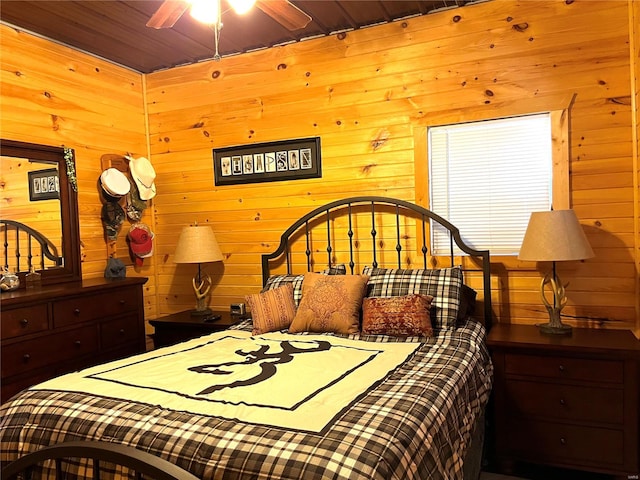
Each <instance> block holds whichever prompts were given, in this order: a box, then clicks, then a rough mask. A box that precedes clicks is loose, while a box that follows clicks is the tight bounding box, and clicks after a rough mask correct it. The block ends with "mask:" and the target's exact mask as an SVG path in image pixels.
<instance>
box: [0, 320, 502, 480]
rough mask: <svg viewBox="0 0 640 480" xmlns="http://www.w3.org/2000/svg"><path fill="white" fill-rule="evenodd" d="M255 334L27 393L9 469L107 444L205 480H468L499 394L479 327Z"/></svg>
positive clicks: (209, 339) (8, 449) (10, 419)
mask: <svg viewBox="0 0 640 480" xmlns="http://www.w3.org/2000/svg"><path fill="white" fill-rule="evenodd" d="M250 332H251V323H250V322H244V323H242V324H240V325H239V326H238V327H237V328H236V329H232V330H229V331H225V332H218V333H215V334H211V335H208V336H205V337H201V338H199V339H194V340H191V341H189V342H185V343H182V344H179V345H176V346H173V347H167V348H165V349H158V350H155V351H151V352H147V353H146V354H142V355H139V356H136V357H132V358H129V359H124V360H121V361H117V362H112V363H109V364H106V365H101V366H98V367H94V368H91V369H87V370H83V371H82V372H76V373H73V374H69V375H67V376H63V377H60V378H58V379H56V380H54V381H50V382H45V383H44V384H40V385H37V386H34V387H31V388H30V389H28V390H26V391H24V392H22V393H20V394H19V395H17V396H16V397H14V398H13V399H11V400H10V401H9V402H7V403H6V404H4V405H2V407H1V409H0V418H1V421H0V422H1V423H0V460H1V461H2V462H3V463H4V462H8V461H11V460H14V459H16V458H18V457H20V456H22V455H24V454H26V453H28V452H32V451H35V450H38V449H40V448H42V447H44V446H47V445H52V444H56V443H61V442H66V441H76V440H102V441H110V442H117V443H123V444H128V445H131V446H134V447H136V448H139V449H141V450H144V451H148V452H150V453H152V454H155V455H158V456H161V457H163V458H165V459H167V460H169V461H170V462H172V463H174V464H176V465H178V466H180V467H182V468H184V469H186V470H188V471H190V472H191V473H193V474H194V475H196V476H198V477H199V478H202V479H243V480H244V479H282V480H294V479H312V478H323V479H336V480H338V479H345V480H346V479H349V480H358V479H360V480H375V479H379V480H383V479H384V480H391V479H398V480H400V479H402V480H411V479H421V480H425V479H446V480H455V479H462V475H463V474H462V467H463V458H464V455H465V453H466V451H467V449H468V446H469V442H470V440H471V435H472V430H473V426H474V424H475V422H476V419H477V418H479V416H480V415H481V414H482V412H483V410H484V406H485V405H486V403H487V400H488V397H489V392H490V390H491V382H492V373H493V368H492V365H491V362H490V358H489V354H488V351H487V349H486V346H485V343H484V337H485V329H484V327H483V326H482V325H480V324H479V323H475V322H471V321H469V322H467V323H464V324H463V325H460V326H458V327H457V328H456V329H451V330H443V331H440V332H437V334H436V335H434V336H433V337H431V338H422V339H412V338H408V339H405V338H397V337H387V336H381V335H376V336H364V335H361V334H356V335H333V334H324V335H304V334H303V335H291V334H285V333H277V334H273V335H272V334H267V335H264V336H257V337H255V336H252V335H251V334H250ZM227 344H228V345H227ZM225 345H226V346H225ZM255 346H257V348H256V347H255ZM224 351H228V352H230V353H227V354H223V352H224ZM225 355H226V356H225ZM229 355H231V357H233V358H229ZM305 358H306V361H303V359H305ZM163 362H164V363H163ZM274 363H275V364H277V365H275V366H274ZM365 367H367V368H365ZM274 370H276V371H277V374H276V373H273V374H272V372H273V371H274ZM171 372H174V375H176V376H171V375H172V373H171ZM181 372H182V373H181ZM239 372H240V373H239ZM197 374H200V375H197ZM238 375H239V376H238ZM176 378H177V379H178V380H176ZM256 379H259V381H257V380H256ZM225 382H226V383H225ZM278 382H279V383H278ZM313 382H315V383H313ZM221 384H223V386H224V387H226V388H222V387H221V386H220V385H221ZM231 385H233V387H234V390H235V391H234V395H231V396H229V395H228V394H227V393H225V392H229V391H230V390H232V389H231V388H230V386H231ZM336 386H341V387H344V388H340V389H338V388H337V387H336ZM239 387H241V388H239ZM329 387H331V388H329ZM334 387H336V388H335V389H334ZM243 389H246V390H252V391H253V393H252V396H250V397H249V396H247V397H246V398H245V397H244V396H242V395H243V394H242V393H238V392H240V391H241V390H243ZM203 395H204V396H206V397H207V399H208V400H207V401H206V402H205V401H200V400H199V399H201V398H202V396H203ZM182 400H184V402H182ZM294 410H295V411H296V412H295V415H294V414H293V413H292V414H291V415H289V413H291V412H293V411H294ZM285 411H286V414H285V413H283V414H280V413H279V412H285ZM265 412H266V413H265ZM307 420H309V421H307ZM78 468H80V470H82V467H78ZM75 473H77V472H75ZM80 473H82V471H80Z"/></svg>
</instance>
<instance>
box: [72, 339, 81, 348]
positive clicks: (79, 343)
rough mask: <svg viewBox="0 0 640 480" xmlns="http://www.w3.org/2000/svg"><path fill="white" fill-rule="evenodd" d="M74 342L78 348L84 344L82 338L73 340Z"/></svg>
mask: <svg viewBox="0 0 640 480" xmlns="http://www.w3.org/2000/svg"><path fill="white" fill-rule="evenodd" d="M73 344H74V345H75V346H76V347H78V348H80V347H81V346H82V342H81V341H80V340H76V341H75V342H73Z"/></svg>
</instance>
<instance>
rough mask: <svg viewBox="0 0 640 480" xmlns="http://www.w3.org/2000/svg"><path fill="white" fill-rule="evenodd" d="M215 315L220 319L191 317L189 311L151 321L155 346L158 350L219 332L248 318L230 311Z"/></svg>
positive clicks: (219, 312) (214, 313)
mask: <svg viewBox="0 0 640 480" xmlns="http://www.w3.org/2000/svg"><path fill="white" fill-rule="evenodd" d="M213 315H214V316H215V315H220V318H218V319H212V318H209V317H205V316H191V311H189V310H188V311H185V312H178V313H173V314H171V315H166V316H164V317H159V318H156V319H154V320H149V323H150V324H151V325H153V327H154V328H155V333H154V335H153V343H154V346H155V347H156V348H159V347H166V346H167V345H173V344H176V343H179V342H184V341H186V340H191V339H192V338H196V337H201V336H202V335H207V334H209V333H212V332H219V331H220V330H225V329H227V328H229V327H231V326H232V325H235V324H236V323H238V322H239V321H241V320H244V319H245V318H248V317H247V316H245V315H231V313H230V312H229V311H221V310H220V311H214V312H213Z"/></svg>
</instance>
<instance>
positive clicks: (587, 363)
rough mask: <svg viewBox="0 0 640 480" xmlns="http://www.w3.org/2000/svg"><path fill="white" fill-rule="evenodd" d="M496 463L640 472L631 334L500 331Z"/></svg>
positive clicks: (496, 339)
mask: <svg viewBox="0 0 640 480" xmlns="http://www.w3.org/2000/svg"><path fill="white" fill-rule="evenodd" d="M487 345H488V347H489V350H490V351H491V360H492V362H493V366H494V381H493V415H494V419H495V439H494V442H495V443H494V445H495V458H496V460H497V462H498V464H499V468H500V469H501V470H503V472H504V473H512V472H513V470H512V468H513V467H514V464H515V463H517V462H525V463H537V464H543V465H550V466H557V467H563V468H571V469H580V470H587V471H594V472H600V473H607V474H611V475H617V476H620V477H622V478H626V477H627V476H633V475H637V472H638V471H639V470H640V468H639V467H640V462H639V459H640V458H639V451H638V437H639V436H638V432H639V426H640V418H639V416H638V413H639V408H638V401H639V397H640V385H639V380H640V342H638V339H637V338H636V337H635V336H634V335H633V333H632V332H630V331H628V330H597V329H587V328H574V329H573V331H572V334H571V335H567V336H561V335H555V336H554V335H545V334H542V333H541V332H540V331H539V329H538V328H537V327H536V326H534V325H505V324H498V325H494V326H493V328H492V329H491V331H490V332H489V334H488V336H487Z"/></svg>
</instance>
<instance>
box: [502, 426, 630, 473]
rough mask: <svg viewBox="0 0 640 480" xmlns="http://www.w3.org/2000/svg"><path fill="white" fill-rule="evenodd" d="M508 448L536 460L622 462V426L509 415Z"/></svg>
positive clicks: (579, 462) (589, 462) (590, 463)
mask: <svg viewBox="0 0 640 480" xmlns="http://www.w3.org/2000/svg"><path fill="white" fill-rule="evenodd" d="M509 425H510V428H509V430H508V433H507V435H508V442H507V444H508V449H509V450H511V451H512V452H514V453H516V454H518V456H519V457H521V458H525V459H527V458H528V459H531V460H533V461H536V462H540V461H551V462H554V463H569V464H582V465H594V464H599V465H605V464H606V465H609V466H611V467H614V468H615V467H616V466H617V467H619V466H621V465H623V464H624V432H623V430H621V429H620V430H617V429H608V428H594V427H583V426H577V425H570V424H561V423H552V422H541V421H527V420H523V419H512V421H510V422H509Z"/></svg>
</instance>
